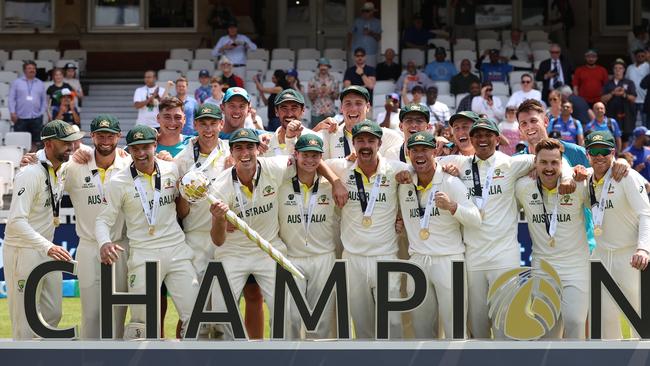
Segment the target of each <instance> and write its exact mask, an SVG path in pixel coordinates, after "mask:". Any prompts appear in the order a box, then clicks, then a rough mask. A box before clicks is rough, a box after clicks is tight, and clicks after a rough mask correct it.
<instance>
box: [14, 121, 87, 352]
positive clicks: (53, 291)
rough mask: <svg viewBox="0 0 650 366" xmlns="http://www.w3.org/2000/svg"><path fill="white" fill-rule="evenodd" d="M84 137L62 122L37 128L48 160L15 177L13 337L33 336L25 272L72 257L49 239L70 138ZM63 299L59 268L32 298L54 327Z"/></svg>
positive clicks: (56, 217) (56, 222) (70, 147)
mask: <svg viewBox="0 0 650 366" xmlns="http://www.w3.org/2000/svg"><path fill="white" fill-rule="evenodd" d="M82 137H83V134H82V133H80V132H75V130H74V129H73V128H72V126H71V125H69V124H68V123H66V122H63V121H60V120H54V121H51V122H49V123H48V124H46V125H45V126H43V129H42V131H41V141H43V143H44V145H45V157H46V160H43V161H40V162H39V164H30V165H27V166H25V167H24V168H22V169H21V170H20V171H19V172H18V174H16V177H15V178H14V190H13V194H12V197H11V208H10V209H9V217H8V218H7V227H6V231H5V238H4V245H3V257H4V274H5V282H6V284H7V298H8V305H9V316H10V317H11V328H12V336H13V338H14V339H16V340H18V339H31V338H33V337H34V336H35V335H34V332H32V329H31V328H30V326H29V324H28V323H27V318H26V317H25V298H24V291H25V282H26V281H27V277H28V276H29V274H30V273H31V272H32V270H33V269H34V267H36V266H38V265H39V264H42V263H44V262H47V261H50V260H63V261H71V260H72V257H71V256H70V254H69V253H68V252H67V251H66V250H65V249H63V248H62V247H60V246H58V245H56V244H54V243H53V242H52V240H54V229H55V228H56V227H57V226H58V225H59V223H60V219H59V204H60V202H61V195H62V194H63V185H64V183H65V182H64V181H65V162H67V161H68V159H69V158H70V155H71V154H72V152H73V143H74V142H75V141H78V140H80V139H81V138H82ZM61 303H62V295H61V273H59V272H52V273H50V274H48V275H46V276H45V277H43V280H42V282H41V284H40V291H38V292H37V298H36V304H37V306H38V309H39V311H40V313H41V314H42V316H43V320H44V321H45V322H46V323H47V324H49V325H50V326H52V327H56V326H57V325H58V324H59V321H60V320H61V315H62V313H61V312H62V310H61Z"/></svg>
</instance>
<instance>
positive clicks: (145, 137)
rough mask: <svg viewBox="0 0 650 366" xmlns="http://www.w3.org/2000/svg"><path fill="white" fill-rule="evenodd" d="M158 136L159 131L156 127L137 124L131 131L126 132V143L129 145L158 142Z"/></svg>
mask: <svg viewBox="0 0 650 366" xmlns="http://www.w3.org/2000/svg"><path fill="white" fill-rule="evenodd" d="M157 138H158V132H157V131H156V130H155V129H153V128H151V127H149V126H145V125H135V126H133V128H132V129H131V131H129V133H127V134H126V144H127V145H128V146H131V145H140V144H152V143H154V142H156V139H157Z"/></svg>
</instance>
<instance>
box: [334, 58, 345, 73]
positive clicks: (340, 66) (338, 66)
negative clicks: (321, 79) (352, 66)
mask: <svg viewBox="0 0 650 366" xmlns="http://www.w3.org/2000/svg"><path fill="white" fill-rule="evenodd" d="M330 64H331V65H332V69H331V71H339V72H345V69H347V67H348V64H347V62H345V60H342V59H331V60H330Z"/></svg>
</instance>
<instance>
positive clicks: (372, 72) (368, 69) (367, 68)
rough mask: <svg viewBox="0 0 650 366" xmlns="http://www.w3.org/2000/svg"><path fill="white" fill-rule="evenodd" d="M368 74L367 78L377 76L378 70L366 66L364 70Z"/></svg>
mask: <svg viewBox="0 0 650 366" xmlns="http://www.w3.org/2000/svg"><path fill="white" fill-rule="evenodd" d="M363 72H365V73H366V76H375V74H376V70H375V68H374V67H372V66H366V67H365V68H364V70H363Z"/></svg>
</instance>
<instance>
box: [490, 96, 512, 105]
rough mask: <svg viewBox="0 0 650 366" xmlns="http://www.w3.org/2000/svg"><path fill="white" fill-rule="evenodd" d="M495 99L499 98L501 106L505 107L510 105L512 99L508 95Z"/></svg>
mask: <svg viewBox="0 0 650 366" xmlns="http://www.w3.org/2000/svg"><path fill="white" fill-rule="evenodd" d="M494 97H495V98H499V100H501V105H503V106H504V105H506V104H508V99H510V97H509V96H508V95H495V96H494Z"/></svg>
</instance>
